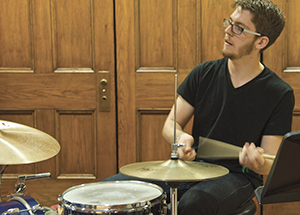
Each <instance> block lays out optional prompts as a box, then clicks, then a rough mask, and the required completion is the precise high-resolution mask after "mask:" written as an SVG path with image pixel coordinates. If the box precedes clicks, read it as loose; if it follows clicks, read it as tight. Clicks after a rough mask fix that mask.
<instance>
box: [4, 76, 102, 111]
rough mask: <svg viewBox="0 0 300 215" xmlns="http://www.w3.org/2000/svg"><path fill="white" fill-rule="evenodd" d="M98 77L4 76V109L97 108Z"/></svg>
mask: <svg viewBox="0 0 300 215" xmlns="http://www.w3.org/2000/svg"><path fill="white" fill-rule="evenodd" d="M95 84H96V81H95V75H94V74H92V73H91V74H82V73H80V74H74V73H70V74H56V75H52V74H17V75H16V74H12V73H8V74H1V79H0V91H1V92H5V93H3V94H2V96H1V97H0V103H1V107H2V108H10V107H14V108H32V107H34V108H65V107H72V108H78V109H80V108H86V106H88V107H89V108H96V100H95V97H96V89H95Z"/></svg>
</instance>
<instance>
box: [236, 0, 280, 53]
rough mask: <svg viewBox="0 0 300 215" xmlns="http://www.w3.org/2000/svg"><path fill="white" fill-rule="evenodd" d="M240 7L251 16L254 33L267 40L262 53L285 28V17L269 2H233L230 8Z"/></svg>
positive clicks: (252, 0)
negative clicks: (265, 37)
mask: <svg viewBox="0 0 300 215" xmlns="http://www.w3.org/2000/svg"><path fill="white" fill-rule="evenodd" d="M239 6H240V7H241V8H242V9H245V10H249V11H250V12H251V13H252V14H253V18H252V22H253V24H254V25H255V28H256V31H257V32H258V33H260V34H261V35H263V36H267V37H268V38H269V43H268V45H267V46H266V47H265V48H264V49H263V50H262V51H264V50H265V49H267V48H268V47H269V46H271V45H272V44H273V43H274V42H275V41H276V39H277V38H278V37H279V35H280V33H281V32H282V30H283V28H284V26H285V16H284V14H283V13H282V12H281V11H280V9H279V8H278V7H277V6H276V5H275V4H274V3H273V2H271V1H269V0H233V2H232V7H233V8H236V7H239Z"/></svg>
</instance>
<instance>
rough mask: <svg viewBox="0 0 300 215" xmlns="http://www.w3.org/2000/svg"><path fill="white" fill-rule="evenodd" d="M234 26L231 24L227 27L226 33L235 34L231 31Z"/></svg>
mask: <svg viewBox="0 0 300 215" xmlns="http://www.w3.org/2000/svg"><path fill="white" fill-rule="evenodd" d="M231 28H232V26H231V25H229V26H228V27H227V28H225V33H227V34H229V35H231V36H232V35H233V34H234V33H233V32H232V31H231Z"/></svg>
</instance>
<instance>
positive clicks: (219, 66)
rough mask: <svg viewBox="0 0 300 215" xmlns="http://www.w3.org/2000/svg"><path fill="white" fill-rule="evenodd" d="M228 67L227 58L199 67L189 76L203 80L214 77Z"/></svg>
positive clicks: (208, 62) (205, 63)
mask: <svg viewBox="0 0 300 215" xmlns="http://www.w3.org/2000/svg"><path fill="white" fill-rule="evenodd" d="M226 67H227V58H221V59H218V60H213V61H207V62H204V63H201V64H199V65H197V66H196V67H195V68H194V69H193V70H192V71H191V72H190V74H189V76H193V77H194V78H196V79H197V78H198V79H202V78H204V77H206V76H212V75H214V74H216V73H218V72H219V71H220V70H224V69H226Z"/></svg>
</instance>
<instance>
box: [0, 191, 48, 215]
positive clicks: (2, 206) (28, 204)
mask: <svg viewBox="0 0 300 215" xmlns="http://www.w3.org/2000/svg"><path fill="white" fill-rule="evenodd" d="M35 205H39V203H38V202H37V201H36V200H35V199H34V198H32V197H30V196H25V195H23V196H15V197H13V198H11V199H9V200H8V201H7V202H1V203H0V214H2V213H4V212H6V211H8V210H9V209H12V208H19V210H25V209H31V208H32V207H33V206H35ZM35 214H44V211H42V210H38V211H37V212H36V213H35ZM20 215H33V212H32V211H30V210H29V211H25V212H21V213H20Z"/></svg>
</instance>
